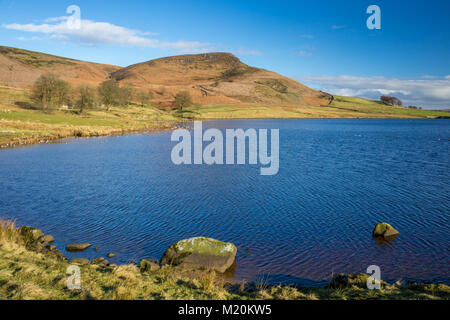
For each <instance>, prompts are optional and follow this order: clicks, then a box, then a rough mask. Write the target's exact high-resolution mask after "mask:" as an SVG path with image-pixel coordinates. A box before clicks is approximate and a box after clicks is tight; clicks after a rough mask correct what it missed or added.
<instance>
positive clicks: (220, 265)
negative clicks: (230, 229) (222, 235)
mask: <svg viewBox="0 0 450 320" xmlns="http://www.w3.org/2000/svg"><path fill="white" fill-rule="evenodd" d="M236 252H237V248H236V246H235V245H234V244H232V243H226V242H222V241H218V240H215V239H211V238H204V237H199V238H192V239H187V240H181V241H178V242H177V243H175V244H173V245H172V246H170V247H169V249H167V251H166V252H165V253H164V256H163V258H162V259H161V264H162V265H174V266H178V265H183V266H188V267H201V268H209V269H214V270H216V271H218V272H220V273H225V272H226V271H227V270H228V269H229V268H231V267H232V266H233V264H234V262H235V258H236Z"/></svg>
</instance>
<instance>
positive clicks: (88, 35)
mask: <svg viewBox="0 0 450 320" xmlns="http://www.w3.org/2000/svg"><path fill="white" fill-rule="evenodd" d="M69 22H70V20H69V17H56V18H49V19H47V20H45V23H43V24H32V23H30V24H18V23H12V24H7V25H4V26H3V27H4V28H6V29H10V30H19V31H24V32H30V33H41V34H46V35H48V36H49V37H50V38H52V39H60V40H66V41H78V42H82V43H87V44H94V45H95V44H107V45H123V46H134V47H146V48H159V49H173V50H177V51H179V52H184V53H190V52H205V51H211V49H212V48H210V44H208V43H202V42H198V41H176V42H170V41H161V40H159V39H155V38H148V37H147V36H155V35H157V34H155V33H151V32H142V31H139V30H133V29H128V28H125V27H121V26H117V25H114V24H111V23H109V22H96V21H91V20H81V24H80V27H79V28H74V27H73V26H72V25H71V24H70V23H69ZM24 39H25V38H24Z"/></svg>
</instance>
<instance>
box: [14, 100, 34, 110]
mask: <svg viewBox="0 0 450 320" xmlns="http://www.w3.org/2000/svg"><path fill="white" fill-rule="evenodd" d="M14 105H16V106H18V107H19V108H22V109H26V110H37V109H38V108H36V107H35V106H33V105H32V104H31V103H30V102H26V101H16V102H14Z"/></svg>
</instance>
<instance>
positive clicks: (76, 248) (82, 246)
mask: <svg viewBox="0 0 450 320" xmlns="http://www.w3.org/2000/svg"><path fill="white" fill-rule="evenodd" d="M91 246H92V245H91V244H90V243H74V244H68V245H67V246H66V250H67V251H69V252H82V251H85V250H87V249H89V248H90V247H91Z"/></svg>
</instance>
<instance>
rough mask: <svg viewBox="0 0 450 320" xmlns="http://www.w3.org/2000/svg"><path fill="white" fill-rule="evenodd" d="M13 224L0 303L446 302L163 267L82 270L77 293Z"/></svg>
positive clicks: (54, 261)
mask: <svg viewBox="0 0 450 320" xmlns="http://www.w3.org/2000/svg"><path fill="white" fill-rule="evenodd" d="M28 248H29V246H27V243H26V241H25V239H24V237H23V236H22V235H21V234H20V232H19V231H18V230H17V229H16V228H15V227H14V225H13V224H12V223H8V222H4V221H0V299H34V300H36V299H39V300H42V299H52V300H53V299H54V300H84V299H100V300H119V299H121V300H130V299H132V300H135V299H136V300H147V299H170V300H176V299H202V300H210V299H215V300H273V299H277V300H324V299H327V300H329V299H337V300H342V299H343V300H349V299H356V300H359V299H362V300H365V299H402V300H405V299H420V300H423V299H449V298H450V287H449V286H446V285H437V284H428V285H418V284H414V285H409V286H401V285H388V284H385V283H383V285H382V290H375V291H370V290H368V289H366V281H367V277H368V276H367V275H354V276H350V278H349V281H348V283H347V284H346V285H344V286H341V287H340V288H334V289H333V288H301V289H297V288H292V287H287V286H274V287H273V286H268V285H267V284H265V283H264V282H259V283H240V284H234V283H227V282H226V281H225V280H223V279H222V278H221V277H220V276H218V275H216V274H215V273H214V272H212V271H209V270H196V271H192V270H184V269H179V268H173V267H170V266H164V267H162V268H161V269H160V270H158V271H155V272H153V273H141V272H140V270H139V268H138V267H137V266H135V265H124V266H114V265H111V266H98V265H94V264H89V265H85V266H82V267H81V287H82V289H81V290H74V291H71V290H68V289H67V287H66V283H67V277H68V276H67V275H66V270H67V268H68V266H69V265H70V263H69V262H68V261H67V260H63V259H61V257H60V256H58V255H55V254H53V253H52V252H44V253H38V252H35V251H31V250H30V249H28Z"/></svg>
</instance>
